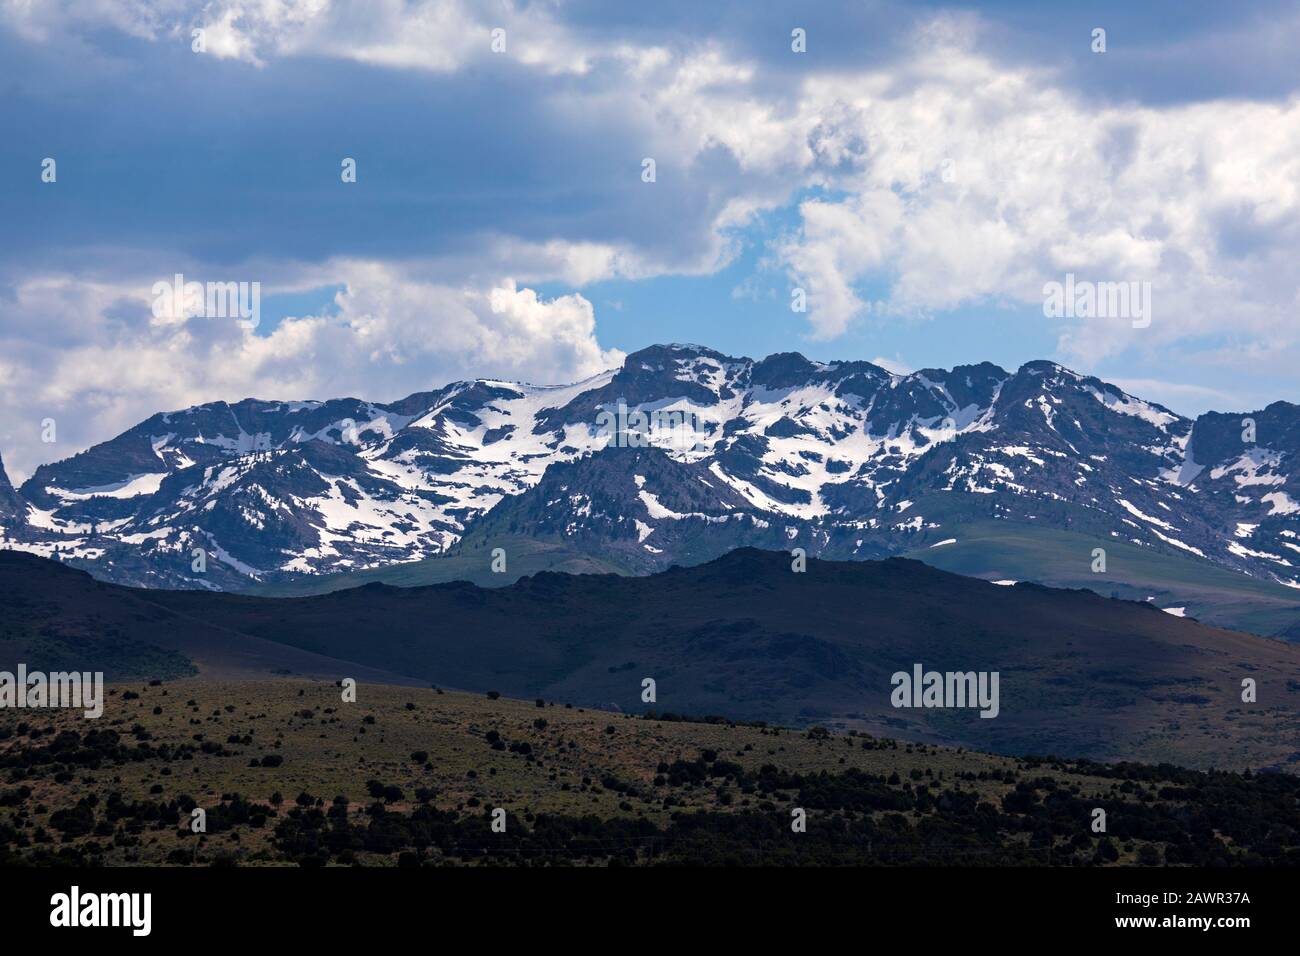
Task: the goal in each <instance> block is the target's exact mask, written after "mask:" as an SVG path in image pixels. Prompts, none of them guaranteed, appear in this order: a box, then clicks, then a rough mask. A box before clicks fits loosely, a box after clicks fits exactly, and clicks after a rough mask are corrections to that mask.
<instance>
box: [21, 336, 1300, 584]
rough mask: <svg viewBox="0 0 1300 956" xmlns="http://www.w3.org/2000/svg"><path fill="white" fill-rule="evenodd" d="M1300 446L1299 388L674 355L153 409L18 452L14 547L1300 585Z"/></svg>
mask: <svg viewBox="0 0 1300 956" xmlns="http://www.w3.org/2000/svg"><path fill="white" fill-rule="evenodd" d="M1297 456H1300V406H1296V405H1292V404H1289V403H1286V402H1275V403H1274V404H1272V405H1270V406H1268V407H1267V408H1266V409H1263V410H1262V411H1256V412H1244V413H1237V414H1220V413H1208V414H1205V415H1202V416H1200V417H1199V418H1197V419H1196V420H1191V419H1187V418H1184V417H1182V416H1179V415H1177V414H1175V413H1173V412H1171V411H1169V410H1168V409H1166V408H1163V407H1161V406H1159V405H1157V404H1154V403H1151V402H1146V401H1143V400H1141V399H1139V398H1136V397H1134V396H1131V395H1128V394H1125V393H1124V392H1123V391H1121V390H1120V389H1118V388H1116V387H1115V386H1113V385H1109V384H1106V383H1105V382H1102V381H1100V380H1098V379H1096V378H1091V377H1088V376H1084V375H1079V374H1077V373H1075V372H1072V371H1070V370H1068V369H1066V368H1063V367H1061V366H1059V365H1056V364H1054V363H1051V362H1046V361H1037V362H1030V363H1028V364H1026V365H1024V366H1022V367H1021V368H1020V369H1018V370H1016V371H1014V372H1008V371H1006V370H1004V369H1002V368H999V367H997V366H996V365H992V364H989V363H982V364H979V365H969V366H959V367H957V368H954V369H951V370H942V369H924V370H922V371H919V372H915V373H912V374H910V375H896V374H892V373H890V372H888V371H886V370H885V369H883V368H880V367H878V366H876V365H873V364H871V363H869V362H833V363H828V364H823V363H818V362H812V361H809V360H808V359H806V358H804V357H803V356H801V355H798V354H794V353H783V354H778V355H772V356H769V357H767V358H765V359H762V360H761V361H754V360H751V359H748V358H732V357H729V356H726V355H722V354H720V353H718V352H715V351H712V350H710V349H707V348H701V347H697V346H687V345H665V346H652V347H650V348H646V349H644V350H642V351H640V352H637V353H634V354H633V355H631V356H629V357H628V359H627V360H626V362H625V363H624V365H623V367H622V368H621V369H615V370H610V371H608V372H605V373H602V374H600V375H597V376H594V377H592V378H590V379H588V380H586V381H582V382H578V383H576V384H572V385H564V386H557V387H541V386H534V385H523V384H516V383H511V382H503V381H490V380H480V381H472V382H457V383H455V384H452V385H448V386H447V387H445V388H442V389H439V390H437V391H431V392H421V393H417V394H415V395H411V396H409V397H407V398H405V399H402V400H401V401H398V402H394V403H391V404H379V403H372V402H365V401H360V400H357V399H351V398H345V399H334V400H330V401H325V402H306V401H297V402H272V401H258V400H254V399H246V400H244V401H241V402H238V403H236V404H227V403H225V402H214V403H211V404H207V405H201V406H196V407H193V408H189V409H186V410H184V411H177V412H169V413H161V414H157V415H154V416H153V417H152V418H149V419H148V420H146V421H144V422H141V423H140V424H139V425H137V426H135V427H134V428H132V429H130V430H128V431H126V432H124V433H122V434H121V435H119V436H117V437H116V438H114V439H112V440H111V441H107V442H104V443H102V444H99V445H96V446H94V447H92V448H90V449H88V450H86V451H84V452H82V453H80V454H77V455H74V456H73V457H71V458H68V459H66V460H64V461H61V462H58V463H56V464H51V465H43V466H41V467H40V468H39V469H37V471H36V473H35V474H34V475H33V476H32V477H31V478H30V479H29V480H28V481H27V482H25V483H24V484H23V485H22V487H21V488H20V489H17V490H15V489H14V488H13V487H12V486H11V485H10V483H9V481H8V479H7V478H6V477H4V472H3V466H2V465H0V547H6V548H18V549H22V550H27V551H33V552H36V553H38V554H43V555H57V556H59V557H61V558H63V559H65V560H71V561H73V562H74V563H76V564H78V565H80V566H83V567H86V568H87V569H88V570H91V571H92V572H93V573H94V574H96V575H97V576H99V577H101V578H104V579H107V580H113V581H118V582H121V583H128V584H135V585H142V586H148V587H180V588H193V587H207V588H241V587H246V586H248V585H250V584H252V583H255V582H259V581H261V582H275V581H283V580H289V579H293V578H295V577H301V576H305V575H322V574H328V573H331V572H338V571H345V570H355V569H360V568H370V567H378V566H382V565H386V564H392V563H396V562H402V561H413V560H417V559H421V558H428V557H433V556H437V555H440V554H443V553H445V552H447V551H448V550H449V549H452V548H454V547H456V546H457V544H458V543H459V542H461V541H462V540H463V539H464V540H466V541H468V540H476V541H478V542H479V543H481V544H485V545H486V544H490V543H491V541H492V539H493V537H494V536H505V535H533V536H542V537H551V538H562V539H565V540H567V541H569V542H572V543H574V544H575V546H581V547H585V548H588V549H592V550H595V551H598V552H600V553H602V554H606V555H613V556H616V557H617V558H618V560H619V563H621V564H622V565H623V566H625V567H627V568H628V569H630V570H638V571H652V570H656V569H659V568H663V567H667V566H669V565H671V564H673V563H685V562H686V561H688V560H698V559H703V558H705V557H709V556H713V555H716V554H718V553H722V552H723V551H725V550H727V549H729V548H731V547H736V546H740V545H745V544H750V545H758V546H767V547H793V546H796V545H798V546H804V547H806V548H807V549H808V551H809V553H810V554H824V555H826V556H831V557H862V558H866V557H877V556H880V555H883V554H888V553H893V552H897V551H899V550H902V549H904V548H906V547H908V546H909V543H912V542H915V541H916V540H918V537H917V536H918V535H919V536H922V538H923V539H927V540H928V539H929V538H934V539H935V540H943V538H944V535H945V533H946V532H947V531H948V530H952V529H956V528H957V527H959V526H960V524H961V523H962V522H963V521H967V520H972V519H975V518H979V519H982V520H986V519H997V520H1006V521H1020V522H1035V523H1038V524H1040V525H1049V526H1053V527H1058V528H1066V529H1073V530H1085V531H1088V532H1090V533H1092V534H1094V535H1100V536H1110V537H1113V538H1122V539H1123V540H1126V541H1132V542H1136V543H1139V544H1143V545H1146V546H1149V547H1151V548H1153V549H1158V550H1162V551H1169V552H1171V553H1179V554H1184V555H1192V556H1196V557H1198V558H1202V559H1204V560H1206V561H1210V562H1213V563H1215V564H1218V565H1222V566H1225V567H1228V568H1232V569H1235V570H1238V571H1242V572H1246V573H1248V574H1250V575H1252V576H1255V577H1259V578H1264V579H1271V580H1276V581H1278V582H1280V583H1283V584H1287V585H1290V586H1293V587H1298V588H1300V467H1298V466H1297V460H1298V457H1297ZM196 550H201V551H202V552H203V555H204V557H203V562H202V564H203V565H205V567H204V569H203V570H201V571H195V570H194V567H195V552H196Z"/></svg>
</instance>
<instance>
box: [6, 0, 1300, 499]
mask: <svg viewBox="0 0 1300 956" xmlns="http://www.w3.org/2000/svg"><path fill="white" fill-rule="evenodd" d="M497 28H500V29H503V30H504V31H505V33H504V37H505V49H504V50H503V51H500V52H494V51H493V49H492V31H493V30H494V29H497ZM796 28H798V29H802V30H803V31H805V35H806V52H802V53H797V52H794V51H793V50H792V49H791V31H792V30H794V29H796ZM1096 28H1101V29H1104V30H1105V31H1106V50H1105V52H1104V53H1099V52H1094V51H1093V49H1092V46H1093V39H1092V34H1093V30H1094V29H1096ZM195 30H200V31H202V34H201V35H202V37H203V44H202V45H203V49H202V51H201V52H195V51H194V50H193V49H192V44H193V36H194V32H193V31H195ZM1298 41H1300V11H1298V10H1297V8H1296V7H1295V5H1294V4H1281V3H1278V4H1271V3H1260V4H1244V5H1226V4H1221V3H1187V2H1177V3H1172V2H1170V3H1160V2H1157V3H1142V4H1133V3H1131V2H1130V3H1094V4H1089V5H1087V7H1086V9H1084V8H1082V5H1074V4H1044V3H1010V2H1008V3H983V4H965V5H946V4H933V3H932V4H907V5H902V4H895V3H872V2H865V3H864V2H844V3H832V2H813V3H786V2H764V3H761V4H756V3H752V2H741V0H736V2H717V3H701V2H698V0H692V2H684V0H683V2H678V0H668V2H661V3H655V4H632V3H618V4H610V3H607V2H600V3H598V2H573V3H563V2H538V3H523V2H516V3H511V2H501V0H490V2H483V3H475V2H470V0H430V2H397V0H376V2H371V3H365V4H348V3H327V2H324V0H310V2H308V0H214V2H208V3H189V2H185V0H131V2H126V0H122V2H116V0H101V2H98V3H95V4H85V3H72V2H68V3H64V2H53V0H50V2H35V3H16V2H0V115H2V116H3V119H4V129H5V136H4V137H2V138H0V222H2V223H3V229H4V230H5V233H6V241H5V242H4V243H3V244H2V245H0V407H3V408H4V409H5V410H6V414H5V416H4V418H3V420H2V421H0V454H2V455H3V456H4V460H5V462H6V465H7V466H8V468H9V470H10V471H11V473H14V474H15V475H16V476H23V475H25V474H29V473H30V471H31V469H32V468H34V467H35V465H36V464H39V463H40V462H41V461H46V460H51V459H54V458H61V457H65V456H66V455H68V454H71V453H73V452H75V451H76V450H78V449H79V448H81V447H85V446H86V445H88V444H90V443H92V442H95V441H101V440H104V439H106V438H108V437H111V436H112V435H113V434H116V433H117V432H118V431H120V430H122V429H123V428H125V427H128V426H130V425H131V424H133V423H134V422H136V421H138V420H140V419H142V418H144V417H146V416H147V415H149V414H151V413H152V412H154V411H156V410H161V409H170V408H176V407H184V406H186V405H189V404H191V403H195V402H203V401H212V400H217V399H225V400H238V399H240V398H243V397H246V396H249V395H253V396H258V397H264V398H326V397H333V396H337V395H344V394H351V395H357V396H360V397H365V398H372V399H375V400H391V399H394V398H397V397H400V396H401V395H403V394H406V393H409V392H411V391H415V390H417V389H422V388H429V387H432V386H437V385H441V384H444V383H445V382H447V381H450V380H454V379H457V378H464V377H473V376H479V375H483V376H493V377H502V378H511V379H522V380H528V381H534V382H547V383H559V382H564V381H571V380H574V379H577V378H580V377H583V376H585V375H589V374H592V373H593V372H594V371H596V370H599V369H600V368H604V367H608V366H609V365H611V364H617V363H618V362H619V361H621V359H622V356H623V355H624V354H626V353H628V352H631V351H633V350H636V349H638V348H641V347H643V346H646V345H649V344H652V343H656V342H664V341H694V342H699V343H701V344H705V345H708V346H711V347H713V348H716V349H719V350H721V351H724V352H728V353H731V354H745V355H750V356H755V357H757V356H761V355H764V354H768V353H771V352H775V351H789V350H797V351H802V352H804V353H805V354H807V355H809V356H810V357H813V358H817V359H822V360H829V359H875V360H880V361H882V362H884V363H887V364H889V365H890V366H891V367H893V368H896V369H904V370H906V369H920V368H924V367H934V366H951V365H954V364H961V363H971V362H978V361H984V360H989V361H994V362H997V363H999V364H1001V365H1003V366H1006V367H1015V366H1017V365H1019V364H1021V363H1022V362H1025V361H1028V360H1031V359H1036V358H1051V359H1054V360H1057V361H1060V362H1061V363H1063V364H1065V365H1068V366H1070V367H1072V368H1075V369H1078V370H1080V371H1084V372H1088V373H1092V374H1097V375H1100V376H1101V377H1103V378H1106V379H1109V380H1111V381H1115V382H1117V383H1118V384H1120V385H1121V386H1123V387H1125V388H1128V389H1129V390H1130V391H1133V392H1135V393H1136V394H1139V395H1142V396H1143V397H1145V398H1149V399H1153V400H1156V401H1160V402H1163V403H1164V404H1166V405H1169V406H1170V407H1172V408H1174V409H1175V410H1177V411H1179V412H1183V413H1186V414H1195V413H1198V412H1200V411H1203V410H1206V409H1209V408H1217V409H1223V410H1237V409H1247V408H1256V407H1260V406H1262V405H1264V404H1267V403H1268V402H1270V401H1274V400H1277V399H1285V400H1289V401H1300V387H1297V378H1296V375H1295V373H1294V369H1295V368H1296V367H1297V359H1298V358H1300V341H1298V336H1297V331H1296V330H1297V322H1296V310H1297V304H1298V303H1300V289H1298V287H1297V281H1296V268H1295V260H1296V252H1297V243H1298V242H1300V97H1298V96H1297V91H1298V90H1300V58H1298V57H1296V56H1295V55H1294V50H1295V49H1296V46H1297V42H1298ZM47 157H48V158H52V159H54V160H55V161H56V164H57V165H56V170H57V177H56V180H55V181H54V182H44V181H42V178H41V169H42V166H41V164H42V161H43V160H44V159H45V158H47ZM647 157H650V158H653V159H654V160H655V164H656V179H655V181H654V182H652V183H647V182H644V181H643V180H642V161H643V159H645V158H647ZM345 158H352V159H355V160H356V163H357V170H358V176H357V181H356V182H355V183H344V182H342V180H341V177H340V168H341V163H342V161H343V160H344V159H345ZM178 272H179V273H182V274H184V275H185V276H186V278H187V279H190V280H197V281H248V282H253V281H256V282H259V283H260V284H261V288H262V295H263V298H262V303H261V306H262V311H261V316H262V321H261V323H260V325H259V326H258V327H257V328H256V329H255V330H247V329H243V328H241V327H239V326H238V324H237V323H235V322H231V321H223V320H220V319H215V318H204V317H203V316H199V315H190V314H179V315H164V316H159V315H156V314H154V310H153V309H152V302H151V299H152V296H151V289H152V287H153V284H154V283H155V282H157V281H159V280H166V279H170V278H171V277H172V276H173V275H174V274H176V273H178ZM1067 272H1068V273H1072V274H1074V275H1076V276H1077V277H1079V278H1080V279H1085V280H1090V281H1096V282H1137V283H1141V282H1149V283H1151V288H1152V322H1151V324H1150V326H1149V327H1143V328H1134V327H1133V323H1131V322H1129V321H1127V320H1125V319H1124V318H1119V319H1115V318H1110V319H1106V318H1097V319H1049V318H1047V317H1045V316H1044V313H1043V305H1042V301H1043V286H1044V284H1045V283H1047V282H1051V281H1058V280H1061V279H1062V278H1063V277H1064V275H1065V274H1066V273H1067ZM795 288H800V289H803V290H804V291H805V293H806V295H807V298H808V303H809V307H808V310H807V311H806V312H794V311H792V310H791V308H790V303H791V290H792V289H795ZM46 418H54V419H55V420H56V421H58V422H59V441H58V443H57V444H54V445H49V444H44V443H42V442H41V441H40V440H39V436H40V434H41V431H42V422H43V421H44V420H45V419H46Z"/></svg>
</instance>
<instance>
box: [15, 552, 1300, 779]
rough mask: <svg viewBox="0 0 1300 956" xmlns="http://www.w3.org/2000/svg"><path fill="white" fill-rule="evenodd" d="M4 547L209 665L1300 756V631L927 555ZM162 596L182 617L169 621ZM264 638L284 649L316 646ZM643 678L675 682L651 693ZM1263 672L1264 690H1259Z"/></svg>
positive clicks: (1194, 751)
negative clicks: (968, 694) (571, 558)
mask: <svg viewBox="0 0 1300 956" xmlns="http://www.w3.org/2000/svg"><path fill="white" fill-rule="evenodd" d="M0 562H3V563H2V564H0V566H3V567H4V568H5V574H6V575H7V578H6V580H7V581H11V582H13V584H14V585H15V587H14V588H12V589H7V591H8V592H10V593H13V592H15V591H16V592H17V593H21V594H22V595H23V597H22V599H21V600H20V601H18V602H14V601H13V599H11V598H6V600H7V601H9V603H8V604H7V605H6V612H7V613H6V618H7V619H10V616H11V615H15V616H17V617H18V618H19V619H22V618H23V616H24V615H29V614H31V613H32V611H31V608H32V607H35V608H38V609H43V610H42V614H43V619H44V620H45V622H46V626H47V627H48V626H54V627H56V628H57V627H65V626H66V624H67V622H68V621H70V620H73V619H76V620H80V621H82V627H83V629H91V625H92V624H93V626H94V627H98V628H101V629H103V628H109V627H116V628H118V629H119V630H120V631H121V632H122V633H124V634H126V635H127V636H130V637H132V638H133V639H135V640H144V641H146V642H151V643H155V644H156V645H157V646H159V647H164V648H169V649H175V650H180V651H181V652H182V653H186V654H187V656H189V657H191V658H192V659H198V660H199V663H200V665H201V668H203V669H206V668H208V667H211V668H214V669H219V668H221V667H223V666H226V657H227V650H226V648H230V649H231V650H230V653H233V652H234V650H235V649H239V648H247V647H256V648H261V649H265V648H281V649H282V653H283V654H285V655H288V654H291V653H295V652H297V653H302V652H306V653H309V654H311V655H319V656H317V657H314V658H311V660H312V661H314V663H313V665H312V666H313V668H314V670H313V672H314V673H321V672H322V659H332V660H333V661H336V662H339V663H338V664H337V672H336V673H334V676H335V677H345V676H356V675H357V674H361V673H362V672H361V668H363V667H366V668H373V669H377V670H380V671H384V672H387V673H389V674H396V675H403V676H405V677H406V678H410V679H419V680H422V681H428V682H431V683H437V684H439V685H444V686H449V687H456V688H463V689H468V690H498V691H500V692H502V693H503V694H506V695H511V696H518V697H532V696H546V697H551V698H555V699H560V700H569V701H573V702H575V703H580V704H583V705H592V706H607V707H611V708H619V709H622V710H626V711H631V710H636V711H644V710H650V709H653V710H656V711H660V712H663V711H670V712H677V713H690V714H702V713H718V714H725V715H727V716H729V717H733V718H743V719H757V720H767V721H774V722H786V723H801V724H811V723H834V724H837V725H842V726H845V727H849V728H857V729H862V730H868V731H872V732H882V733H883V732H889V733H891V734H894V735H896V736H900V737H904V738H906V737H913V738H924V739H932V740H938V741H943V742H947V743H953V744H960V745H964V746H969V747H974V748H978V749H983V750H991V751H997V752H1007V753H1026V752H1030V753H1034V752H1036V753H1048V752H1054V753H1060V754H1065V755H1071V756H1087V757H1092V758H1099V759H1100V758H1105V759H1125V758H1141V759H1144V760H1170V761H1173V762H1177V763H1183V764H1188V765H1196V766H1205V765H1215V766H1221V767H1226V766H1262V765H1279V766H1290V767H1294V766H1295V765H1296V763H1297V761H1300V745H1297V741H1296V738H1295V733H1294V728H1295V726H1296V719H1297V714H1298V713H1300V647H1296V646H1294V645H1289V644H1286V643H1283V642H1280V641H1274V640H1269V639H1265V638H1259V637H1255V636H1251V635H1245V634H1238V633H1235V632H1231V631H1223V630H1218V629H1214V628H1209V627H1205V626H1202V625H1200V624H1198V623H1196V622H1194V621H1189V620H1183V619H1179V618H1176V617H1174V616H1172V615H1169V614H1165V613H1162V612H1161V611H1159V610H1157V609H1155V608H1152V607H1150V606H1149V605H1144V604H1138V603H1133V602H1127V601H1115V600H1111V599H1107V598H1102V597H1100V596H1098V595H1096V594H1094V593H1092V592H1089V591H1062V590H1053V589H1048V588H1043V587H1039V586H1035V585H1017V586H1015V587H999V586H996V585H993V584H989V583H986V582H983V581H978V580H974V579H970V578H963V577H960V576H957V575H953V574H949V573H947V572H943V571H939V570H936V569H934V568H931V567H929V566H927V565H924V564H921V563H919V562H916V561H910V560H903V559H890V560H887V561H882V562H843V563H838V562H821V561H811V562H809V564H808V568H807V571H806V572H805V573H799V574H797V573H793V572H792V570H791V566H790V559H789V557H788V556H787V555H782V554H779V553H771V552H760V551H754V550H741V551H737V552H734V553H732V554H730V555H728V556H726V557H724V558H720V559H718V560H716V561H713V562H711V563H709V564H705V565H701V566H698V567H694V568H689V569H679V568H674V569H671V570H669V571H667V572H664V573H661V574H657V575H653V576H651V577H647V578H625V577H620V576H616V575H564V574H551V573H547V574H539V575H536V576H534V577H531V578H525V579H523V580H521V581H519V582H517V583H515V584H513V585H511V586H509V587H505V588H497V589H483V588H479V587H476V586H474V585H471V584H465V583H457V584H446V585H437V586H433V587H427V588H410V589H399V588H390V587H387V586H383V585H370V586H367V587H364V588H357V589H354V590H349V591H340V592H335V593H333V594H329V595H323V596H320V597H311V598H293V599H278V600H277V599H266V598H250V597H244V596H236V595H228V594H205V593H200V592H156V591H151V592H137V591H129V590H125V589H118V588H114V587H112V586H108V585H102V584H96V583H94V582H93V581H91V580H90V579H89V577H87V576H85V575H82V574H80V573H77V572H72V571H68V570H67V569H63V568H58V567H57V566H53V565H46V564H45V563H43V562H39V561H36V560H34V559H32V558H30V557H24V556H4V557H3V558H0ZM86 602H90V603H89V604H87V603H86ZM146 602H147V603H146ZM84 608H90V609H91V610H84ZM146 608H152V609H153V611H152V613H154V614H163V613H165V611H164V610H163V609H166V611H170V612H173V615H174V616H169V617H167V618H165V619H163V620H162V621H161V622H150V621H149V620H147V616H146V612H145V609H146ZM24 609H26V610H24ZM10 626H12V625H10ZM216 635H220V636H219V637H218V636H216ZM243 642H255V643H252V644H245V643H243ZM85 646H86V648H87V653H88V654H91V653H92V652H93V651H94V650H95V645H94V644H93V643H91V644H87V645H85ZM243 653H245V654H247V653H251V652H243ZM264 653H266V654H267V657H266V660H267V662H268V669H270V668H271V667H278V668H287V669H290V670H297V669H298V667H299V666H300V665H295V664H294V663H292V662H289V659H288V658H284V659H283V660H281V659H278V658H276V657H275V656H274V655H273V654H270V652H264ZM92 656H93V655H92ZM245 660H247V658H245ZM344 661H346V662H348V663H342V662H344ZM272 662H274V663H272ZM28 663H29V664H31V665H32V666H36V664H35V663H33V658H32V656H31V655H29V660H28ZM915 664H921V665H923V666H924V667H925V669H927V670H931V669H933V670H938V671H996V672H998V673H999V675H1000V685H999V686H1000V702H999V708H1000V712H999V713H998V715H997V717H996V718H993V719H982V718H980V717H979V716H978V713H977V711H976V710H974V709H896V708H894V707H892V706H891V704H890V692H891V690H892V687H891V683H890V678H891V675H892V674H893V673H894V672H896V671H907V672H910V671H911V670H912V668H913V666H914V665H915ZM87 666H88V665H87ZM324 670H326V671H328V667H325V668H324ZM645 678H653V679H654V681H655V682H656V690H657V700H656V701H655V702H654V703H653V704H650V703H643V702H642V699H641V695H642V686H643V685H642V682H643V680H644V679H645ZM1244 678H1251V679H1253V680H1254V681H1255V682H1256V684H1257V686H1258V700H1257V702H1255V703H1243V702H1242V700H1241V696H1240V695H1241V686H1242V680H1243V679H1244Z"/></svg>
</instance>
